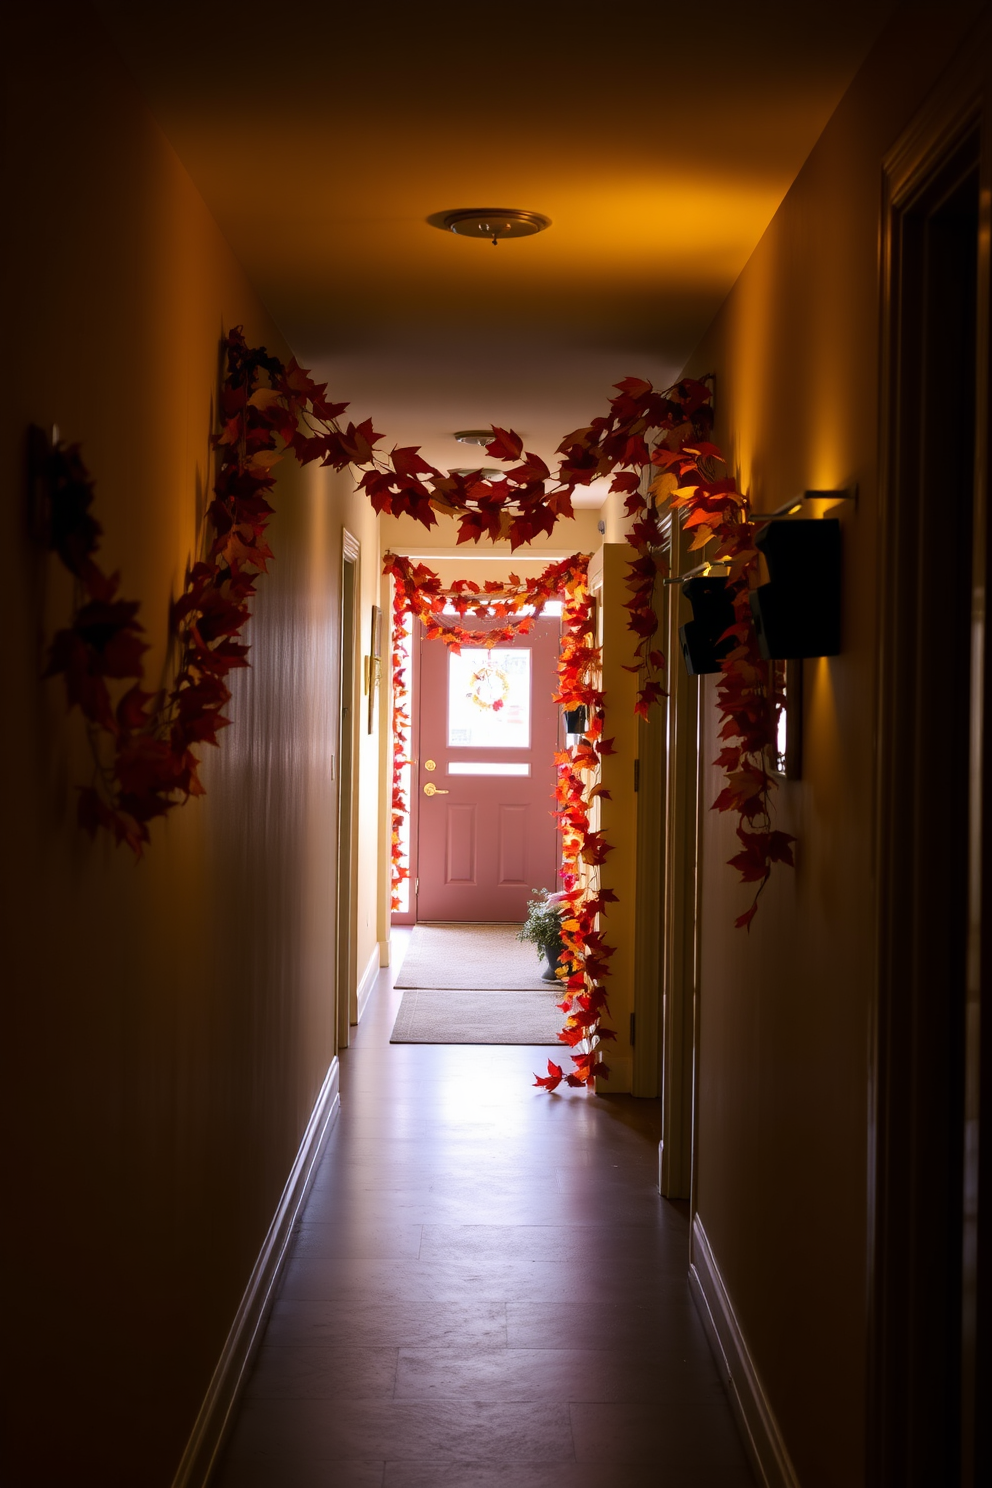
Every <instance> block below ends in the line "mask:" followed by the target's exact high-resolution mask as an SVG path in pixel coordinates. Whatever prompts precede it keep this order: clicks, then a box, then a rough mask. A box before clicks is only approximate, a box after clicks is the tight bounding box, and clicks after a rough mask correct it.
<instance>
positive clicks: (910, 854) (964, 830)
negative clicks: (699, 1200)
mask: <svg viewBox="0 0 992 1488" xmlns="http://www.w3.org/2000/svg"><path fill="white" fill-rule="evenodd" d="M959 108H960V93H956V95H955V97H954V98H953V100H951V99H949V100H948V107H947V111H946V113H945V114H944V115H943V116H941V117H939V116H938V115H939V110H937V111H936V112H935V113H934V114H933V115H932V116H931V117H930V118H929V119H927V120H925V121H921V124H920V126H919V128H917V129H916V130H914V132H913V135H912V137H911V138H910V139H909V140H908V141H907V142H905V143H904V144H903V146H902V147H901V148H900V149H899V150H898V151H897V152H895V154H894V156H893V158H892V160H891V161H890V162H889V172H888V184H889V190H890V200H889V203H888V207H887V213H886V221H885V228H886V244H885V246H886V250H887V282H886V285H885V294H886V300H885V303H886V315H887V322H888V324H887V340H886V343H885V347H884V354H885V357H886V364H887V376H886V391H887V395H888V408H887V431H886V433H887V439H886V451H885V452H886V457H887V460H888V469H887V472H886V480H885V483H884V494H885V502H886V506H885V509H884V523H883V528H882V542H883V553H882V569H883V587H882V594H883V603H884V606H885V608H884V612H883V613H884V624H885V633H884V634H885V647H884V652H883V661H882V668H881V693H880V739H881V748H880V756H879V766H880V777H879V780H880V788H879V797H880V831H879V884H880V935H879V948H880V961H879V1004H878V1022H877V1029H876V1050H875V1069H874V1109H873V1113H872V1114H873V1124H872V1137H873V1150H872V1152H871V1163H870V1173H871V1187H870V1190H869V1201H870V1205H871V1216H872V1223H873V1254H872V1258H871V1259H872V1270H871V1287H872V1294H871V1302H872V1327H873V1336H872V1343H873V1359H872V1371H871V1391H872V1394H871V1400H870V1413H869V1414H870V1422H871V1431H870V1444H869V1447H870V1457H869V1473H868V1478H869V1482H870V1483H872V1484H875V1485H878V1488H882V1485H887V1484H890V1483H900V1484H904V1485H906V1488H924V1485H929V1484H932V1483H937V1482H940V1483H942V1484H947V1485H948V1488H950V1485H961V1488H974V1485H977V1484H978V1483H980V1482H982V1483H984V1482H988V1481H989V1476H988V1475H989V1473H990V1471H992V1459H990V1455H989V1448H990V1440H989V1423H988V1411H987V1400H988V1388H989V1360H988V1359H987V1358H983V1357H981V1356H980V1355H979V1353H978V1351H977V1343H976V1340H977V1339H978V1338H981V1337H982V1336H983V1333H984V1336H985V1338H987V1336H988V1334H987V1330H983V1329H981V1328H980V1327H979V1326H978V1323H979V1311H980V1309H981V1308H982V1307H985V1308H987V1307H988V1301H987V1297H986V1296H985V1293H984V1292H983V1290H982V1285H981V1283H982V1281H984V1285H985V1287H986V1288H987V1287H988V1284H989V1274H988V1269H987V1263H986V1265H985V1268H984V1273H983V1268H982V1252H983V1250H985V1251H987V1248H988V1235H987V1233H984V1234H983V1233H980V1231H979V1218H980V1213H979V1183H978V1178H979V1169H978V1159H979V1152H980V1149H981V1148H982V1147H987V1142H983V1143H980V1141H979V1135H980V1123H981V1120H982V1118H981V1106H980V1102H979V1096H980V1093H981V1085H982V1081H983V1069H982V1058H981V1048H980V1042H979V1040H980V1022H979V1016H978V1015H979V1010H980V1006H981V993H982V982H983V979H984V978H985V977H987V972H983V968H982V963H983V961H985V960H986V959H987V958H986V957H984V956H983V955H982V936H983V932H982V898H983V888H982V878H983V871H982V870H983V857H984V854H985V851H986V847H985V843H986V841H987V835H986V832H985V831H984V830H983V824H982V810H983V795H984V789H983V787H984V779H983V755H984V745H983V725H982V718H983V693H984V690H985V686H986V683H985V679H984V676H983V670H984V668H983V648H984V610H985V605H984V593H985V588H986V552H985V547H986V539H985V532H986V529H987V522H986V511H985V495H984V471H983V469H982V461H983V455H982V451H983V449H984V441H983V439H981V438H980V437H979V435H980V432H981V425H982V421H983V417H984V416H980V414H979V409H980V408H982V407H985V408H987V398H988V382H987V377H986V370H985V368H983V365H982V361H983V357H984V359H985V360H986V362H987V354H988V353H987V341H986V335H985V333H984V332H983V331H982V330H981V328H980V327H981V318H982V316H984V318H985V320H986V322H987V317H988V306H987V300H986V299H985V292H984V289H983V287H982V286H983V283H984V281H985V280H987V273H988V266H987V247H986V248H982V246H981V239H980V234H979V222H980V171H981V166H982V162H981V149H980V136H979V130H978V128H977V125H976V123H975V122H974V119H970V120H969V119H968V118H967V116H965V118H964V119H963V120H961V119H960V115H959V122H958V123H957V124H956V125H955V124H954V123H953V122H952V121H953V118H954V115H955V114H957V113H958V111H959ZM983 302H984V305H983ZM980 306H983V308H982V309H981V310H980ZM986 330H987V325H986ZM931 782H933V783H935V784H936V787H937V793H936V795H933V793H932V786H931ZM931 800H932V802H933V806H932V808H931V809H928V808H927V806H926V804H925V803H927V802H928V801H931ZM907 801H917V802H919V803H921V804H920V808H919V810H918V811H916V812H908V811H906V809H905V803H906V802H907ZM987 1038H988V1035H987V1033H986V1040H987ZM987 1065H988V1061H987V1058H986V1061H985V1070H984V1081H985V1084H986V1085H987V1084H988V1067H987ZM984 1124H985V1127H986V1129H987V1125H988V1119H987V1115H986V1117H985V1119H984ZM984 1161H985V1162H986V1163H987V1162H988V1157H987V1155H986V1156H985V1158H984ZM986 1230H987V1225H986Z"/></svg>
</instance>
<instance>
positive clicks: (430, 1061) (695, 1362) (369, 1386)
mask: <svg viewBox="0 0 992 1488" xmlns="http://www.w3.org/2000/svg"><path fill="white" fill-rule="evenodd" d="M399 1001H400V994H399V993H398V992H395V991H393V989H392V987H391V978H390V974H389V973H388V972H384V973H383V974H382V975H381V976H380V985H379V987H378V988H377V990H376V992H375V993H374V994H373V998H372V1001H371V1002H370V1004H369V1008H368V1010H367V1012H366V1015H365V1017H364V1019H363V1021H362V1025H361V1027H360V1028H359V1029H358V1030H357V1031H356V1030H353V1033H354V1034H355V1039H354V1044H353V1046H352V1048H351V1049H349V1050H347V1051H346V1053H345V1054H344V1056H343V1058H342V1110H341V1116H340V1118H339V1120H338V1123H337V1126H336V1128H335V1130H334V1132H333V1133H332V1135H331V1138H330V1140H329V1142H328V1145H327V1150H326V1152H325V1155H324V1157H323V1160H322V1163H321V1165H320V1169H319V1171H318V1173H317V1176H316V1178H315V1181H314V1185H313V1188H312V1190H311V1193H310V1196H309V1199H308V1201H307V1205H306V1209H305V1211H304V1213H303V1217H302V1222H301V1223H300V1225H299V1226H298V1229H297V1233H296V1235H295V1239H294V1244H293V1249H292V1254H291V1257H290V1259H289V1262H288V1264H287V1267H286V1270H285V1273H284V1277H283V1281H282V1285H281V1289H280V1293H279V1296H278V1299H277V1301H276V1303H275V1306H274V1308H273V1311H272V1315H271V1318H270V1321H269V1325H268V1329H267V1332H266V1336H265V1340H264V1343H263V1346H262V1348H261V1350H260V1353H259V1355H258V1359H257V1362H256V1365H255V1369H254V1372H253V1374H252V1377H251V1380H250V1382H249V1385H248V1388H247V1390H246V1392H245V1395H244V1399H243V1402H242V1405H241V1409H240V1413H239V1416H238V1420H237V1423H236V1426H235V1429H234V1432H233V1434H232V1437H231V1440H230V1442H229V1446H228V1450H227V1453H226V1455H225V1459H224V1462H223V1464H222V1467H221V1471H220V1474H219V1478H218V1485H219V1488H649V1485H650V1488H752V1485H753V1479H752V1476H751V1473H750V1471H749V1468H748V1465H747V1461H746V1459H745V1457H744V1453H743V1451H742V1449H741V1445H740V1442H739V1439H738V1436H737V1433H736V1431H735V1428H734V1424H733V1421H732V1419H731V1416H730V1411H729V1408H728V1406H727V1404H726V1399H725V1396H724V1394H723V1391H722V1389H721V1386H720V1382H719V1380H718V1378H717V1373H716V1369H715V1366H714V1363H713V1360H712V1357H711V1354H710V1352H709V1349H708V1347H707V1343H706V1339H705V1337H704V1335H703V1331H702V1327H701V1325H700V1322H699V1318H698V1316H697V1314H696V1311H695V1308H694V1307H693V1304H692V1301H691V1299H690V1297H689V1292H688V1287H687V1284H686V1268H687V1264H688V1228H687V1222H686V1218H685V1216H684V1214H683V1213H682V1212H680V1210H679V1209H678V1208H676V1207H675V1206H673V1205H671V1204H668V1203H666V1202H665V1201H664V1200H662V1199H660V1198H659V1196H658V1191H657V1187H656V1173H657V1142H658V1130H657V1123H658V1119H659V1113H658V1103H657V1102H654V1101H643V1100H637V1101H635V1100H633V1099H631V1098H630V1097H624V1096H614V1097H609V1098H606V1099H604V1098H602V1097H593V1098H590V1097H588V1096H585V1095H583V1094H581V1093H579V1092H572V1091H570V1092H568V1093H567V1094H566V1095H564V1096H558V1095H555V1096H551V1097H549V1096H547V1095H545V1094H543V1093H541V1092H539V1091H536V1090H534V1089H533V1087H532V1084H531V1080H532V1072H533V1071H535V1070H538V1069H541V1070H543V1068H544V1064H545V1061H546V1059H547V1054H548V1052H549V1051H546V1050H545V1051H541V1050H531V1049H528V1048H520V1047H516V1048H490V1047H464V1046H462V1047H456V1046H429V1045H410V1044H407V1045H396V1046H391V1045H390V1044H389V1033H390V1029H391V1027H392V1022H393V1018H394V1016H395V1012H396V1008H397V1007H398V1005H399Z"/></svg>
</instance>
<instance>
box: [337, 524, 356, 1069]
mask: <svg viewBox="0 0 992 1488" xmlns="http://www.w3.org/2000/svg"><path fill="white" fill-rule="evenodd" d="M358 565H359V545H358V542H357V540H356V539H355V538H354V537H352V535H351V533H350V532H348V531H344V532H342V549H341V630H340V635H341V658H340V665H341V670H340V677H341V727H340V734H339V738H338V862H337V870H338V871H337V967H336V972H337V1043H338V1048H339V1049H346V1048H347V1047H348V1044H349V1042H350V1040H351V1026H352V1024H353V1023H357V1022H358V947H357V936H356V915H357V900H356V897H355V882H356V875H357V870H358V841H357V834H356V832H355V821H356V815H357V802H356V799H355V791H356V785H357V778H356V777H357V772H356V770H355V756H356V752H357V748H358V739H357V728H358V712H359V709H358V666H357V660H358V630H359V617H358V597H359V571H358Z"/></svg>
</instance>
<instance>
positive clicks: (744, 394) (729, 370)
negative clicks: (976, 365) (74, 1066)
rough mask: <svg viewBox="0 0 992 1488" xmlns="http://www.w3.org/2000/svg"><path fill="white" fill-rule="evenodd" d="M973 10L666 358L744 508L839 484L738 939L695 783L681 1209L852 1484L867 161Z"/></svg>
mask: <svg viewBox="0 0 992 1488" xmlns="http://www.w3.org/2000/svg"><path fill="white" fill-rule="evenodd" d="M975 9H976V8H975V7H957V8H952V9H942V10H941V11H940V12H939V13H938V12H935V11H934V10H933V9H932V8H923V7H916V6H909V7H905V8H904V9H903V12H902V14H901V15H900V17H899V18H898V20H897V21H896V23H895V24H894V25H893V27H892V28H891V29H890V31H889V32H888V34H887V35H886V36H884V37H883V39H882V42H881V44H880V46H879V47H878V48H877V49H876V50H875V52H874V53H873V55H872V57H871V58H870V59H869V61H868V63H867V64H866V66H865V68H864V70H863V71H862V73H861V74H860V75H859V77H858V79H857V80H856V81H855V83H854V85H853V86H852V88H851V90H850V92H849V94H848V95H847V97H846V98H845V100H844V101H843V102H842V104H841V106H840V108H839V109H838V111H837V113H836V115H835V116H834V118H833V119H832V121H831V123H830V124H829V125H828V127H827V129H826V131H825V133H824V135H823V136H822V138H821V139H820V141H819V143H818V144H817V146H816V147H815V149H814V150H813V152H812V154H811V156H810V158H809V160H808V161H807V164H806V165H805V167H804V169H803V170H802V172H801V173H800V175H799V177H798V179H797V181H796V183H795V185H794V186H793V188H792V189H791V191H790V192H789V194H788V196H787V197H786V199H785V201H784V202H783V204H782V207H781V209H780V210H779V212H778V214H777V216H776V217H775V219H774V220H773V222H772V224H771V226H770V227H769V230H768V232H767V233H766V234H765V236H764V238H763V239H762V241H761V243H760V245H759V247H758V248H757V250H756V252H755V254H754V256H753V258H752V259H751V261H750V263H749V264H748V266H747V268H746V269H745V271H744V273H743V274H742V276H741V278H740V279H739V281H738V282H737V284H736V286H735V288H734V290H733V292H732V293H731V295H730V297H729V299H728V301H727V302H726V304H725V305H724V307H723V309H722V310H721V312H720V314H719V316H718V317H717V319H716V321H715V323H714V325H713V326H712V328H711V330H710V331H709V333H708V334H707V336H706V338H705V339H704V341H703V343H702V344H701V346H700V347H699V349H698V350H697V352H696V353H695V354H694V356H693V358H692V360H691V363H690V365H689V368H688V370H689V371H690V372H691V373H695V374H696V375H700V374H702V373H704V372H708V371H713V372H715V373H716V376H717V383H716V387H717V413H718V427H717V438H718V439H719V441H720V442H721V443H722V444H723V446H724V448H725V449H727V450H728V451H729V453H730V456H731V460H732V465H733V467H734V471H735V473H736V475H737V477H738V480H739V481H740V484H741V487H742V489H744V490H745V491H748V492H749V493H750V494H751V498H752V502H753V504H754V507H755V509H758V510H766V511H767V510H771V509H774V508H775V507H777V506H779V505H780V504H781V503H782V502H783V501H785V500H786V499H787V498H789V497H790V496H792V495H794V494H795V493H797V492H800V491H802V490H803V489H812V488H818V487H821V488H831V487H838V486H847V485H850V484H851V483H853V482H857V484H858V487H859V501H858V506H857V510H856V511H855V510H846V511H845V512H844V514H843V516H842V519H841V520H842V523H843V540H844V578H843V586H844V588H843V594H844V598H843V651H842V654H841V655H840V656H838V657H836V658H832V659H829V660H826V659H824V660H818V661H808V662H806V663H805V675H804V687H805V700H806V701H805V747H804V756H803V778H802V780H800V781H796V782H790V783H786V784H783V785H782V786H781V788H780V790H779V792H778V801H777V806H776V825H778V826H780V827H783V828H785V829H786V830H788V831H791V832H794V833H795V834H796V836H797V837H798V839H799V846H798V850H797V868H796V872H795V873H790V872H789V871H788V870H777V871H776V873H775V875H774V878H773V881H772V882H771V884H770V885H769V887H768V888H767V890H766V891H765V893H764V895H763V896H762V901H761V908H760V910H759V913H758V917H757V920H756V921H755V923H754V925H753V927H752V930H751V933H750V936H747V935H745V934H743V933H742V932H740V931H735V930H734V929H733V928H732V925H733V920H734V917H735V915H736V914H738V913H739V912H740V911H741V910H742V909H743V908H744V907H745V906H746V903H747V902H748V895H747V891H746V890H745V889H743V888H741V887H739V886H738V885H737V884H736V883H735V877H734V875H733V874H732V873H731V871H730V870H729V869H728V868H726V867H725V866H724V865H725V862H726V859H728V858H729V857H730V856H731V854H732V852H733V851H734V850H735V848H736V840H735V839H734V837H733V822H732V821H731V819H730V818H729V817H728V816H721V815H717V814H715V813H713V812H711V811H710V810H709V809H708V806H709V803H710V801H712V799H713V798H714V797H715V796H716V794H717V791H718V789H719V777H718V774H717V772H716V771H714V770H713V769H709V771H708V776H707V778H706V779H705V785H704V790H705V799H704V821H703V825H704V843H703V873H704V879H703V894H702V903H703V910H702V991H701V1026H700V1063H699V1084H698V1091H699V1114H698V1149H697V1150H698V1171H697V1188H696V1203H697V1210H698V1214H699V1217H700V1219H701V1220H702V1223H703V1225H704V1226H705V1229H706V1232H707V1234H708V1236H709V1239H710V1241H711V1244H712V1246H713V1250H714V1252H715V1255H716V1259H717V1262H718V1264H719V1266H720V1268H721V1271H722V1274H723V1277H724V1280H725V1281H726V1283H727V1285H728V1287H729V1290H730V1294H731V1297H732V1300H733V1303H734V1306H735V1308H736V1310H737V1313H738V1316H739V1320H740V1322H741V1324H742V1327H743V1330H744V1333H745V1335H746V1338H747V1341H748V1343H749V1344H750V1346H751V1349H752V1351H753V1353H754V1357H755V1361H756V1364H757V1367H758V1370H759V1372H760V1374H761V1376H762V1378H763V1380H764V1383H765V1386H766V1387H767V1390H768V1393H769V1396H770V1399H771V1403H772V1406H773V1409H774V1411H775V1412H776V1414H777V1416H778V1419H779V1422H780V1424H781V1426H782V1428H783V1431H784V1434H785V1440H786V1444H787V1446H788V1448H789V1451H790V1452H791V1454H792V1457H793V1459H794V1461H795V1464H796V1468H797V1470H798V1475H799V1479H800V1481H801V1483H802V1484H803V1488H853V1485H856V1484H858V1483H860V1482H861V1481H863V1461H862V1456H863V1440H864V1397H865V1375H864V1357H865V1341H866V1315H865V1291H866V1248H867V1235H866V1188H867V1173H866V1154H867V1143H868V1131H867V1112H868V1033H869V1017H870V1007H871V998H872V990H873V934H874V924H873V896H874V892H875V886H874V883H873V878H872V870H871V823H872V816H873V796H872V778H873V766H874V761H873V752H872V746H873V738H872V730H873V711H874V689H875V684H876V677H875V664H876V661H875V659H876V654H877V633H876V613H875V606H876V581H875V575H876V559H877V553H876V520H877V517H876V513H877V476H876V471H877V447H878V446H877V440H878V406H877V387H878V325H879V305H878V283H879V269H878V235H879V206H880V200H881V162H882V158H883V155H884V154H885V152H886V151H887V149H888V148H889V146H890V145H892V144H893V143H894V141H895V140H896V139H897V137H898V136H899V134H900V133H901V131H902V130H903V129H904V127H905V126H906V125H907V124H908V123H909V121H910V120H911V118H912V116H913V114H914V113H915V111H916V110H917V109H918V107H919V106H920V104H921V102H922V100H923V98H924V97H925V95H926V92H927V90H928V88H929V87H930V86H931V85H932V83H933V82H934V80H935V79H936V78H937V77H938V75H939V72H940V70H941V68H942V66H943V65H944V64H945V63H946V62H947V60H948V58H949V57H950V56H951V55H952V53H953V50H954V48H955V45H956V44H957V43H958V42H959V41H960V39H961V36H962V34H963V23H964V21H965V20H966V19H967V17H968V15H973V14H974V11H975ZM924 37H925V44H924V42H923V38H924ZM714 681H715V679H712V678H711V679H706V681H705V682H704V689H705V697H706V699H707V704H708V705H707V707H706V709H705V729H704V734H705V736H704V742H703V747H704V750H705V758H706V760H707V762H708V761H709V760H712V759H713V758H714V757H715V755H716V753H717V750H718V748H719V744H718V742H717V738H716V730H717V717H716V714H715V711H714V708H713V698H714V691H715V689H714Z"/></svg>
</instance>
